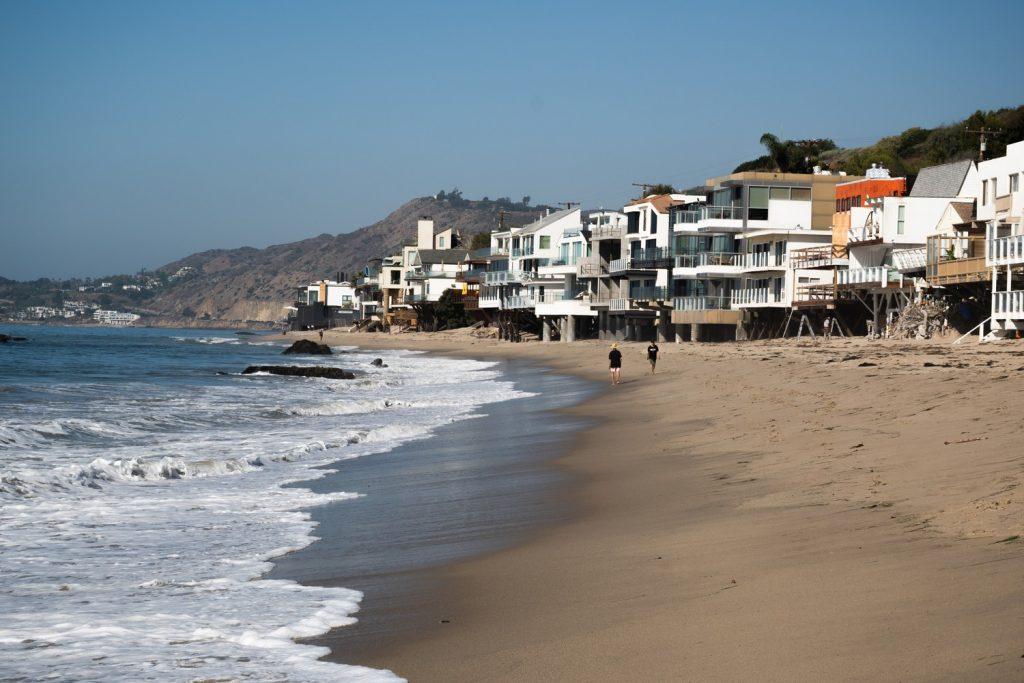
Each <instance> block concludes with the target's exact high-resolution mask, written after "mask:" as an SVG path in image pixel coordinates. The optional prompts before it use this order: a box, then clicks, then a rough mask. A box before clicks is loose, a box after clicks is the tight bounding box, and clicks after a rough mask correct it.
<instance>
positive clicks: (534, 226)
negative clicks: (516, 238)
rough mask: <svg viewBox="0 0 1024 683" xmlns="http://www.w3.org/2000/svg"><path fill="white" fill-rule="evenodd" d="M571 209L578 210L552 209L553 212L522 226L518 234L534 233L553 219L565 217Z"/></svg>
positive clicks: (553, 220)
mask: <svg viewBox="0 0 1024 683" xmlns="http://www.w3.org/2000/svg"><path fill="white" fill-rule="evenodd" d="M573 211H579V209H562V210H561V211H553V212H551V213H549V214H548V215H547V216H544V217H543V218H541V219H540V220H537V221H534V222H533V223H530V224H529V225H527V226H524V227H523V229H522V230H520V231H519V234H520V235H529V234H532V233H535V232H537V231H538V230H540V229H541V228H546V227H547V226H549V225H551V224H552V223H554V222H555V221H557V220H559V219H561V218H565V217H566V216H568V215H569V214H570V213H572V212H573Z"/></svg>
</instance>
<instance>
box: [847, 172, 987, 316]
mask: <svg viewBox="0 0 1024 683" xmlns="http://www.w3.org/2000/svg"><path fill="white" fill-rule="evenodd" d="M976 175H977V169H976V168H975V166H974V162H972V161H958V162H953V163H949V164H941V165H939V166H930V167H927V168H923V169H921V171H920V173H919V174H918V176H917V180H916V181H915V182H914V186H913V188H912V189H911V191H910V193H909V195H907V196H901V195H899V194H898V193H896V192H893V193H892V194H887V195H883V196H879V197H874V196H872V197H871V199H870V200H866V201H865V200H862V201H861V202H854V206H852V207H851V208H850V210H849V223H850V225H849V227H848V228H847V245H846V246H847V250H848V254H849V267H848V269H846V270H841V271H839V273H838V280H837V289H838V291H839V292H840V293H841V294H842V295H844V296H847V297H851V298H853V299H856V300H858V301H860V302H861V303H862V304H863V306H865V307H866V310H867V311H868V331H869V333H872V332H874V333H879V334H880V333H882V331H883V329H884V326H885V325H886V324H888V323H889V322H890V321H891V320H892V319H893V318H894V317H895V316H897V315H899V313H900V312H901V311H902V310H903V309H904V307H905V306H906V305H907V304H908V303H910V302H911V301H913V300H914V299H915V297H916V296H917V295H918V292H919V290H920V289H921V288H922V287H924V286H926V283H925V282H924V280H923V277H924V276H925V274H926V272H927V242H928V237H929V236H930V235H933V234H935V232H936V231H937V229H938V228H939V226H940V225H941V224H942V220H943V217H944V216H946V215H947V212H948V211H949V209H950V205H951V204H952V203H955V202H965V201H967V202H969V201H972V200H973V196H972V192H973V190H972V189H971V188H972V183H973V180H974V178H975V177H976ZM873 182H874V180H873V179H868V180H861V181H855V182H853V183H850V184H848V185H845V186H844V187H843V188H842V189H843V191H844V193H846V194H849V193H853V194H854V195H855V196H856V197H866V196H868V195H869V194H870V192H871V190H870V187H871V183H873ZM890 189H891V188H890ZM857 204H860V206H858V205H857Z"/></svg>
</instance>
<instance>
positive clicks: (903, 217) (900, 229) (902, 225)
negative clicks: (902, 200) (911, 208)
mask: <svg viewBox="0 0 1024 683" xmlns="http://www.w3.org/2000/svg"><path fill="white" fill-rule="evenodd" d="M906 224H907V207H905V206H904V205H902V204H900V205H899V208H897V209H896V234H897V235H902V234H903V233H904V231H905V230H906Z"/></svg>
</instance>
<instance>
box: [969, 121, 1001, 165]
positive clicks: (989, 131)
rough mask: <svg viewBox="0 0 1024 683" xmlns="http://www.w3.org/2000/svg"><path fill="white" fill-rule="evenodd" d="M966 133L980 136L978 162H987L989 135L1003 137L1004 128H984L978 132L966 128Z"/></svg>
mask: <svg viewBox="0 0 1024 683" xmlns="http://www.w3.org/2000/svg"><path fill="white" fill-rule="evenodd" d="M964 131H965V132H967V133H974V134H975V135H977V136H978V161H985V151H986V150H987V149H988V138H987V136H989V135H1002V134H1003V130H1002V128H986V127H985V126H982V127H981V128H978V129H977V130H972V129H971V128H965V129H964Z"/></svg>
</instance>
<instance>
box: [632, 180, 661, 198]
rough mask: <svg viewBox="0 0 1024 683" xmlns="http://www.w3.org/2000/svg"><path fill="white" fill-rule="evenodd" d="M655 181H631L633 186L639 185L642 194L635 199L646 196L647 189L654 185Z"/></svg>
mask: <svg viewBox="0 0 1024 683" xmlns="http://www.w3.org/2000/svg"><path fill="white" fill-rule="evenodd" d="M655 185H657V183H633V187H639V188H641V190H642V194H641V195H640V196H639V197H637V199H643V198H644V197H646V196H647V189H648V188H650V187H654V186H655Z"/></svg>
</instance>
